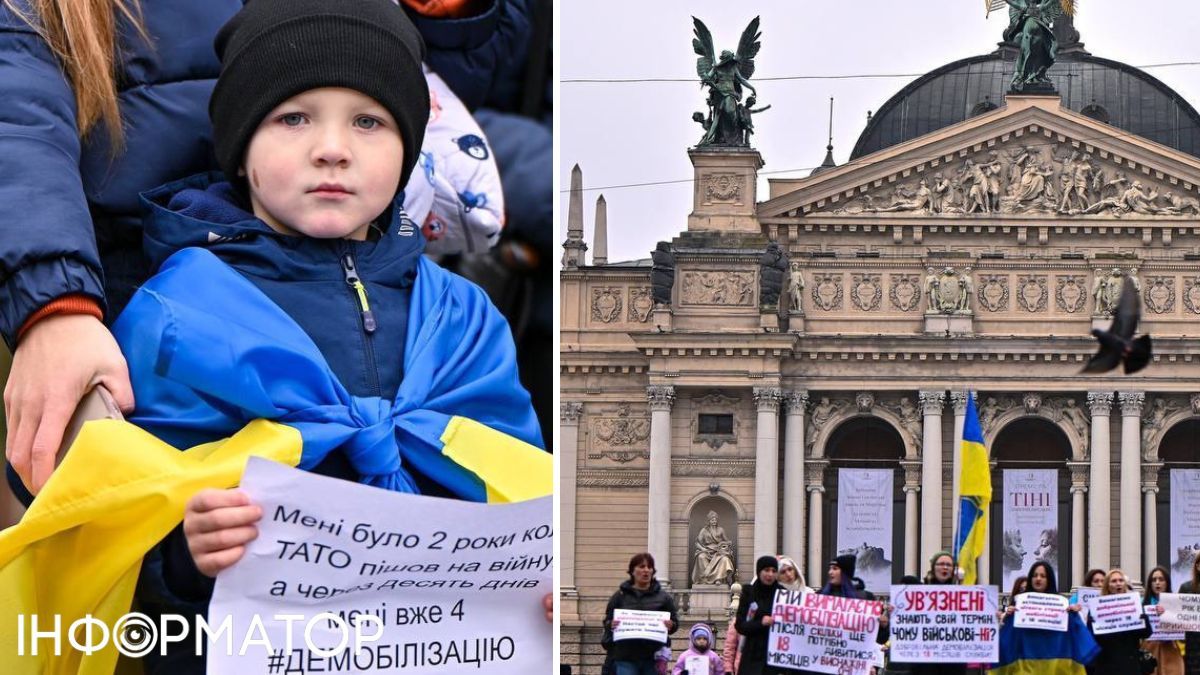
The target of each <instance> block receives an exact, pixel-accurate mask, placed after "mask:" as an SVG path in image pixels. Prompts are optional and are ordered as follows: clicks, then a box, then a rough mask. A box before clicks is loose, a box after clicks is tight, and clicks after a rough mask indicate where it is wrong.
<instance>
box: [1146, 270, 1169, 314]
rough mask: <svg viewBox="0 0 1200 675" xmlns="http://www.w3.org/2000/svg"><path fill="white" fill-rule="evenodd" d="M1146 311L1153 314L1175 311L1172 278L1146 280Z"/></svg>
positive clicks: (1150, 278)
mask: <svg viewBox="0 0 1200 675" xmlns="http://www.w3.org/2000/svg"><path fill="white" fill-rule="evenodd" d="M1146 309H1148V310H1150V311H1151V312H1154V313H1155V314H1166V313H1167V312H1170V311H1172V310H1174V309H1175V278H1174V277H1148V278H1147V279H1146Z"/></svg>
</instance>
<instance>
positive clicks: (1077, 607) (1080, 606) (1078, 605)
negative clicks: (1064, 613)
mask: <svg viewBox="0 0 1200 675" xmlns="http://www.w3.org/2000/svg"><path fill="white" fill-rule="evenodd" d="M1081 609H1083V604H1081V603H1078V602H1077V603H1075V604H1073V605H1071V606H1069V607H1067V610H1068V611H1071V612H1075V613H1076V614H1078V613H1079V611H1080V610H1081Z"/></svg>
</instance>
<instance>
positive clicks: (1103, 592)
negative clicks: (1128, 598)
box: [1100, 567, 1129, 595]
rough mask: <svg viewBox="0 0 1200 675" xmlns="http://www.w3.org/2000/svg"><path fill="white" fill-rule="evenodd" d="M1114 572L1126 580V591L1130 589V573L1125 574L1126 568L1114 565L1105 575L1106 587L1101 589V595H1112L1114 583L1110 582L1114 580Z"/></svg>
mask: <svg viewBox="0 0 1200 675" xmlns="http://www.w3.org/2000/svg"><path fill="white" fill-rule="evenodd" d="M1114 574H1120V575H1121V578H1122V579H1124V580H1125V591H1126V592H1128V591H1129V575H1127V574H1125V571H1124V570H1122V569H1119V568H1115V567H1114V568H1113V569H1111V570H1109V571H1108V574H1105V575H1104V588H1102V589H1101V590H1100V595H1112V592H1113V591H1112V584H1110V583H1109V582H1110V581H1111V580H1112V577H1113V575H1114Z"/></svg>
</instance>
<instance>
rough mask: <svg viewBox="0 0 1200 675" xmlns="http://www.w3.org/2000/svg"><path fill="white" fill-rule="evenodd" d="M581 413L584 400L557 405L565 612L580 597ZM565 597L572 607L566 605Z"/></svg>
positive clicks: (560, 556) (574, 606)
mask: <svg viewBox="0 0 1200 675" xmlns="http://www.w3.org/2000/svg"><path fill="white" fill-rule="evenodd" d="M581 414H583V404H582V403H580V402H579V401H563V402H562V403H560V404H559V406H558V429H559V445H558V467H559V476H558V503H559V523H558V541H559V553H558V560H559V588H560V591H561V594H562V596H563V604H564V607H563V614H564V615H566V616H577V615H578V614H579V605H578V602H579V597H578V594H577V592H576V589H575V475H576V468H577V466H578V465H577V462H578V453H579V417H580V415H581ZM568 598H569V602H570V604H571V607H566V606H565V605H566V604H567V603H568Z"/></svg>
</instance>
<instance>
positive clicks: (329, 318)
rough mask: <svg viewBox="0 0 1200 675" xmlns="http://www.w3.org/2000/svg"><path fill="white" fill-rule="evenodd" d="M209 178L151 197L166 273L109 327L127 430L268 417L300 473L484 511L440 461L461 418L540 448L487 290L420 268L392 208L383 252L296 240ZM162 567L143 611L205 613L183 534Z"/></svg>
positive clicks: (172, 438)
mask: <svg viewBox="0 0 1200 675" xmlns="http://www.w3.org/2000/svg"><path fill="white" fill-rule="evenodd" d="M216 178H217V176H216V175H215V174H214V175H212V176H197V177H193V178H189V179H187V180H185V181H180V182H178V183H174V184H171V185H168V186H165V187H163V188H160V189H157V190H154V191H151V192H149V193H146V194H145V195H144V201H145V206H146V208H147V218H146V223H145V233H146V250H147V254H148V256H149V257H150V259H151V261H152V264H153V265H154V268H155V269H157V270H158V273H157V274H156V275H155V277H153V278H152V279H151V280H150V281H148V282H147V283H146V284H145V285H144V286H143V287H142V288H141V289H139V290H138V291H137V293H135V295H134V298H133V300H132V301H131V302H130V304H129V306H128V307H127V308H126V310H125V312H124V313H123V314H122V316H121V317H120V319H118V321H117V324H116V326H114V334H115V335H116V337H117V341H118V343H119V344H120V345H121V347H122V351H123V353H124V354H125V356H126V359H127V361H128V363H129V369H130V378H131V381H132V383H133V387H134V396H135V398H136V399H137V409H136V411H135V413H134V415H133V416H132V418H131V420H132V421H133V422H135V423H136V424H138V425H139V426H141V427H143V428H145V429H147V430H148V431H150V432H151V433H153V434H155V435H156V436H159V437H160V438H162V439H163V440H165V441H167V442H168V443H171V444H173V445H175V446H176V447H189V446H192V445H195V444H197V443H203V442H208V441H212V440H217V439H220V438H223V437H226V436H228V435H230V434H231V433H233V432H234V431H236V430H238V429H240V428H241V427H243V426H244V425H245V424H246V423H247V422H248V421H250V420H252V419H255V418H259V417H266V418H270V419H275V420H277V421H280V422H282V423H285V424H289V425H291V426H294V427H295V428H297V429H299V430H300V432H301V435H302V437H303V439H304V452H303V457H302V459H301V464H300V466H301V467H302V468H308V469H309V470H313V471H316V472H318V473H323V474H326V475H334V476H338V477H342V478H347V479H351V480H360V481H362V482H366V483H370V484H373V485H378V486H381V487H386V488H389V489H393V490H400V491H419V492H422V493H426V494H440V495H445V496H454V497H458V498H460V499H470V500H474V501H484V500H485V499H486V496H485V493H484V491H483V487H482V485H481V484H480V482H479V481H478V480H477V479H476V478H475V477H474V476H473V475H471V474H470V473H469V472H465V471H463V470H462V469H461V468H460V467H457V466H456V465H454V464H453V463H452V462H450V461H449V460H447V459H446V458H444V457H442V456H441V452H440V450H441V447H440V445H439V443H438V436H439V434H440V433H441V431H442V429H443V428H444V427H445V426H446V423H447V422H448V421H449V418H450V417H451V416H454V415H458V416H462V417H467V418H470V419H473V420H475V421H477V422H481V423H483V424H486V425H488V426H489V427H492V428H494V429H497V430H499V431H502V432H504V433H506V434H508V435H510V436H513V437H516V438H519V439H521V440H523V441H525V442H527V443H530V444H532V445H535V446H538V447H542V439H541V437H540V433H539V430H538V424H537V420H536V417H535V415H534V412H533V409H532V406H531V405H530V401H529V395H528V393H526V392H525V390H524V389H523V388H521V385H520V383H519V380H518V377H517V370H516V354H515V348H514V346H513V343H512V337H511V333H510V331H509V328H508V325H507V323H506V322H505V321H504V319H503V317H502V316H501V315H500V314H499V312H497V311H496V309H495V308H494V307H493V306H492V305H491V303H490V302H489V301H488V299H487V297H486V295H485V294H484V293H483V291H482V290H481V289H479V288H478V287H476V286H475V285H474V284H471V283H470V282H468V281H466V280H465V279H462V278H461V277H458V276H456V275H454V274H452V273H449V272H447V271H445V270H443V269H441V268H440V267H438V266H437V265H436V264H434V263H432V262H430V261H429V260H427V259H426V258H424V256H422V255H421V253H422V250H423V248H424V246H423V242H422V239H421V235H420V232H419V231H418V230H417V228H416V227H414V226H413V224H412V222H411V221H409V220H408V219H407V218H406V217H405V216H404V215H403V212H402V211H401V210H400V209H399V207H395V208H393V210H392V212H391V214H390V216H389V217H388V218H385V219H381V221H380V222H379V223H378V230H380V231H381V234H380V236H379V237H378V239H377V240H376V241H367V242H350V241H344V240H317V239H311V238H306V237H296V236H288V235H282V234H278V233H276V232H274V231H273V230H271V229H270V228H269V227H267V226H266V224H265V223H263V222H262V221H261V220H258V219H257V218H255V217H254V216H253V215H252V214H250V213H248V212H247V211H245V210H244V209H243V208H242V207H241V206H239V205H238V203H237V200H236V198H235V197H234V196H233V193H232V191H231V188H230V187H229V185H228V184H227V183H219V182H215V179H216ZM351 270H352V271H353V274H351V275H349V276H348V272H349V271H351ZM348 278H350V279H358V280H360V281H361V283H362V286H363V288H364V292H365V296H366V298H367V308H369V314H368V312H367V311H365V310H364V304H363V301H362V299H361V296H360V294H359V292H358V290H357V289H356V288H355V287H354V286H352V285H351V284H350V283H348ZM397 450H398V452H397ZM161 554H162V555H161V559H158V558H156V557H155V556H151V557H148V559H147V563H146V565H145V566H144V569H143V573H142V579H141V580H140V581H139V598H141V600H142V602H143V604H144V605H147V609H150V610H151V611H170V612H178V613H191V611H195V610H198V609H199V607H197V606H195V605H189V603H190V602H200V603H203V602H204V598H205V596H206V595H207V591H208V590H209V584H208V583H207V580H206V579H204V578H203V577H201V576H200V575H199V573H198V572H197V571H196V570H195V568H194V565H193V564H192V563H191V559H190V555H189V554H188V553H187V549H186V543H185V542H184V540H183V537H182V536H181V534H180V532H179V530H178V529H177V530H176V532H175V533H173V534H172V535H171V536H169V537H168V538H167V540H166V542H165V543H164V546H163V547H162V550H161ZM174 656H176V657H181V656H182V657H184V661H183V662H178V661H177V662H175V663H174V664H173V665H172V667H175V666H183V665H184V663H186V662H188V661H191V659H189V658H186V656H185V655H183V654H177V655H174ZM168 659H169V660H171V659H170V657H168ZM156 665H161V664H156ZM152 669H154V670H157V668H152ZM184 669H185V670H186V669H187V668H186V667H185V668H184Z"/></svg>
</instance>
